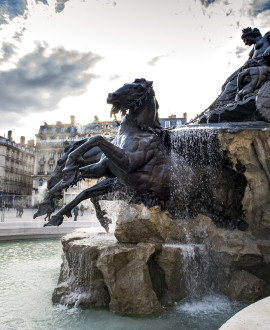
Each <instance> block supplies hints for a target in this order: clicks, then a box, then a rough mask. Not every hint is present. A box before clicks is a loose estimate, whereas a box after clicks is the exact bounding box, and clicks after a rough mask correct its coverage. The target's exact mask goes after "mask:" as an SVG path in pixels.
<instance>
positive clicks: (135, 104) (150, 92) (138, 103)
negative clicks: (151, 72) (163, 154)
mask: <svg viewBox="0 0 270 330" xmlns="http://www.w3.org/2000/svg"><path fill="white" fill-rule="evenodd" d="M133 83H136V84H141V85H142V86H143V87H145V93H144V94H143V95H142V96H141V97H140V98H138V99H137V100H134V101H132V102H130V103H129V104H128V105H127V106H126V107H125V108H126V109H130V110H133V111H137V110H139V109H140V108H141V107H142V106H143V105H144V104H145V103H147V102H151V103H152V104H153V106H154V107H155V108H156V117H155V119H154V128H152V127H149V126H147V125H145V124H144V123H143V122H139V121H138V120H137V119H134V118H132V121H133V122H135V123H136V124H137V126H138V127H139V128H140V129H141V130H144V131H149V132H151V133H161V131H162V127H161V125H160V122H159V117H158V112H157V111H158V109H159V104H158V101H157V99H156V97H155V91H154V89H153V82H152V81H147V80H146V79H144V78H140V79H135V80H134V82H133ZM126 118H127V119H131V118H130V115H128V114H127V115H126Z"/></svg>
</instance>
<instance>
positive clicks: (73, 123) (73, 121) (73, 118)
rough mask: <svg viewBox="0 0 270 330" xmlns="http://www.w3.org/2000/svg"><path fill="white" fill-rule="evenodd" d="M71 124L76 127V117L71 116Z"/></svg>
mask: <svg viewBox="0 0 270 330" xmlns="http://www.w3.org/2000/svg"><path fill="white" fill-rule="evenodd" d="M70 123H71V125H72V126H74V125H75V116H70Z"/></svg>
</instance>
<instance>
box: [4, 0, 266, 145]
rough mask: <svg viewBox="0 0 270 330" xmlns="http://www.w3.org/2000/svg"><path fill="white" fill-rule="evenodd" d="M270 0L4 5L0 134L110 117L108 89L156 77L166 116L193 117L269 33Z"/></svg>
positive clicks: (17, 0)
mask: <svg viewBox="0 0 270 330" xmlns="http://www.w3.org/2000/svg"><path fill="white" fill-rule="evenodd" d="M269 17H270V0H267V1H265V0H0V118H1V120H0V135H1V136H7V131H8V130H12V132H13V138H14V140H15V141H16V142H19V139H20V136H25V137H26V140H30V139H34V138H35V134H37V133H38V130H39V126H40V125H43V123H44V122H47V123H48V124H55V123H56V121H62V123H68V122H70V116H71V115H75V118H76V122H78V123H80V124H88V123H90V122H91V121H93V119H94V116H95V115H96V116H98V118H99V119H100V120H110V116H109V114H110V106H109V105H107V103H106V98H107V95H108V93H111V92H114V91H115V90H116V89H118V88H119V87H121V86H122V85H123V84H124V83H130V82H132V81H134V79H135V78H145V79H147V80H151V81H153V86H154V90H155V93H156V98H157V100H158V102H159V105H160V110H159V115H160V117H168V116H169V115H171V114H176V116H177V117H182V116H183V113H184V112H187V116H188V120H190V119H192V118H193V117H195V116H196V115H197V114H199V113H201V112H202V111H203V110H204V109H206V108H207V107H208V106H209V105H210V104H211V103H212V102H213V101H214V100H215V99H216V97H217V96H218V95H219V94H220V91H221V86H222V84H223V83H224V81H225V80H226V78H227V77H228V76H229V75H230V74H231V73H232V72H233V71H235V70H236V69H237V68H238V67H240V66H241V65H242V64H243V63H244V62H245V61H246V60H247V58H248V53H249V51H250V50H251V48H250V47H248V46H245V45H244V43H243V42H242V40H241V30H242V29H243V28H246V27H248V26H251V27H257V28H259V29H260V31H261V33H262V34H265V33H266V32H267V31H269V30H270V24H269V21H270V20H269Z"/></svg>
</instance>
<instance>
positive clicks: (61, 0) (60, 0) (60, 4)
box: [55, 0, 69, 13]
mask: <svg viewBox="0 0 270 330" xmlns="http://www.w3.org/2000/svg"><path fill="white" fill-rule="evenodd" d="M68 1H69V0H56V2H55V11H56V13H61V11H63V10H64V9H65V3H66V2H68Z"/></svg>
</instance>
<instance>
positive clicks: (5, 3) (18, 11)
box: [0, 0, 27, 24]
mask: <svg viewBox="0 0 270 330" xmlns="http://www.w3.org/2000/svg"><path fill="white" fill-rule="evenodd" d="M26 10H27V1H26V0H12V1H11V0H1V1H0V24H4V23H7V22H6V20H5V18H4V16H5V15H6V16H7V17H8V18H9V19H13V18H14V17H16V16H22V15H23V14H24V13H25V12H26Z"/></svg>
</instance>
